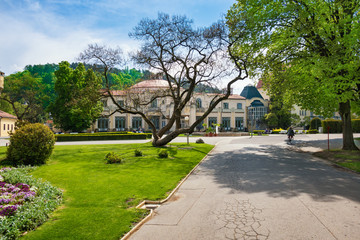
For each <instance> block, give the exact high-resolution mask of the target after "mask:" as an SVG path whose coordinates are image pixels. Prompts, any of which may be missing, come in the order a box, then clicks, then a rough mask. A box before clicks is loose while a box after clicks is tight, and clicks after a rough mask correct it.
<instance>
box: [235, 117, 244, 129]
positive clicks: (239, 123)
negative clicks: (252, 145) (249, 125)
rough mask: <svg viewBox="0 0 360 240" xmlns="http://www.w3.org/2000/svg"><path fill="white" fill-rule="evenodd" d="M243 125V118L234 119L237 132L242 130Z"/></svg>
mask: <svg viewBox="0 0 360 240" xmlns="http://www.w3.org/2000/svg"><path fill="white" fill-rule="evenodd" d="M243 123H244V118H242V117H236V118H235V127H236V128H237V129H238V130H243V126H244V125H243Z"/></svg>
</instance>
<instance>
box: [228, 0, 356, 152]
mask: <svg viewBox="0 0 360 240" xmlns="http://www.w3.org/2000/svg"><path fill="white" fill-rule="evenodd" d="M359 11H360V3H359V1H350V0H334V1H327V0H296V1H292V0H285V1H267V0H238V1H237V3H235V4H234V5H233V6H232V8H231V9H230V10H229V12H228V15H227V20H228V21H227V23H228V25H229V27H230V29H231V31H232V33H234V34H238V33H239V32H241V33H242V38H240V39H239V40H238V42H237V46H238V54H240V55H244V54H245V55H247V56H248V57H249V73H250V74H251V75H255V74H257V73H261V74H263V75H265V76H266V75H267V77H266V78H265V85H267V87H268V89H269V90H270V91H273V92H277V91H283V92H285V93H284V95H285V97H286V99H287V100H288V101H291V102H293V103H297V104H298V105H300V106H301V107H302V108H303V109H309V110H312V111H314V112H316V113H318V114H322V115H323V116H331V115H332V114H333V112H334V111H336V109H337V110H338V112H339V113H340V115H341V118H342V122H343V149H357V147H356V146H355V144H354V140H353V133H352V128H351V111H350V108H351V107H350V105H351V103H354V104H356V105H359V99H360V68H359V66H360V59H359V56H360V47H359V39H360V38H359V37H360V36H359V35H360V14H359ZM259 70H260V71H259Z"/></svg>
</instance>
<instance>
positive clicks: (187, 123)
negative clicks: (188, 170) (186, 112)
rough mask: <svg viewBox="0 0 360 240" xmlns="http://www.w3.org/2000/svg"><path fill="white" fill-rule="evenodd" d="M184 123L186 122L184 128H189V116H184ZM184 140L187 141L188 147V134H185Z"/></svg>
mask: <svg viewBox="0 0 360 240" xmlns="http://www.w3.org/2000/svg"><path fill="white" fill-rule="evenodd" d="M184 120H185V122H186V127H188V126H189V116H186V117H185V118H184ZM186 140H187V144H188V145H189V133H186Z"/></svg>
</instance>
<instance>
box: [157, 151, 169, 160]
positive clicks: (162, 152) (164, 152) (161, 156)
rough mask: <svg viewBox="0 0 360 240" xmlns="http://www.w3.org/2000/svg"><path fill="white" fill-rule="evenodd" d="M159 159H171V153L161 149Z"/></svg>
mask: <svg viewBox="0 0 360 240" xmlns="http://www.w3.org/2000/svg"><path fill="white" fill-rule="evenodd" d="M158 155H159V158H168V157H169V153H168V152H167V151H166V149H161V150H160V151H159V154H158Z"/></svg>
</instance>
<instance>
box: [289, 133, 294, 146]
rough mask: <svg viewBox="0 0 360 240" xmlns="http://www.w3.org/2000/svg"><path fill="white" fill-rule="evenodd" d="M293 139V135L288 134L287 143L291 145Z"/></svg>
mask: <svg viewBox="0 0 360 240" xmlns="http://www.w3.org/2000/svg"><path fill="white" fill-rule="evenodd" d="M293 140H294V136H293V135H288V144H289V145H292V144H293V143H292V141H293Z"/></svg>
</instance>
